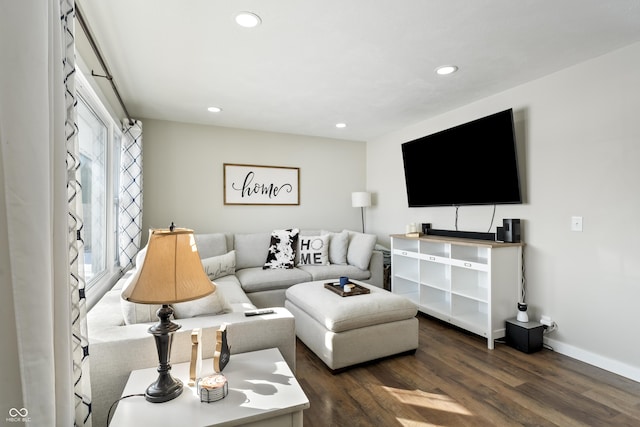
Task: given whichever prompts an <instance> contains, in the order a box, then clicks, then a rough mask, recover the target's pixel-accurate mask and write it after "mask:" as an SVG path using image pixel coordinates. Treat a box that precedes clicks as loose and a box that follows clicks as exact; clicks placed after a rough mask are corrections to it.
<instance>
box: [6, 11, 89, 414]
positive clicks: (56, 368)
mask: <svg viewBox="0 0 640 427" xmlns="http://www.w3.org/2000/svg"><path fill="white" fill-rule="evenodd" d="M70 5H71V6H70ZM72 9H73V3H72V2H71V3H69V2H68V1H66V0H62V4H61V2H60V1H58V0H54V1H2V2H0V55H1V56H0V57H1V58H2V69H1V70H2V71H1V73H0V178H1V179H2V183H1V184H2V185H1V186H0V227H2V228H3V229H4V230H3V231H2V233H1V234H2V237H4V234H5V233H6V239H5V238H2V239H0V282H1V283H2V290H3V294H4V295H5V296H4V297H3V303H4V304H5V305H6V304H11V302H12V306H11V307H8V308H7V307H5V308H3V310H7V311H8V312H13V313H14V317H15V324H14V323H13V322H8V324H4V325H3V332H2V334H3V335H2V337H3V338H4V337H10V338H8V339H11V340H12V341H13V340H16V339H17V345H16V346H15V347H12V348H7V347H5V348H4V349H3V352H15V353H17V356H16V357H15V358H12V357H8V356H7V357H6V358H5V356H2V360H3V361H5V360H7V361H10V362H11V363H9V364H8V365H3V366H2V369H3V370H5V369H7V370H17V371H19V372H18V374H17V375H19V378H20V387H17V386H15V384H12V385H14V387H11V388H10V389H7V387H6V386H5V385H3V388H5V389H4V390H2V397H3V399H2V400H3V401H2V402H0V404H1V405H2V410H3V413H4V414H5V416H10V412H11V411H10V409H9V408H14V409H17V410H19V412H20V414H21V416H22V414H25V416H27V417H28V419H29V421H30V424H31V425H57V426H71V425H74V424H75V425H81V424H84V425H90V424H91V418H90V415H88V414H87V415H85V418H86V422H85V420H81V421H80V422H78V421H77V418H76V410H75V408H76V404H75V401H74V375H73V369H74V364H76V362H75V361H74V358H73V354H74V351H73V349H76V348H78V344H77V343H76V344H74V342H73V340H72V327H71V325H72V317H76V318H78V317H82V313H81V312H80V311H79V310H78V309H77V308H72V295H71V294H72V293H73V290H72V286H74V289H76V292H78V293H79V290H78V289H79V287H80V286H81V285H80V284H79V283H76V284H74V285H72V286H70V275H72V274H75V275H76V278H75V280H76V281H78V282H81V278H80V275H79V274H78V272H75V273H74V272H72V271H71V269H70V262H71V260H70V258H71V257H70V256H69V255H70V251H69V249H70V247H69V239H68V236H69V235H70V230H69V225H70V222H73V221H72V220H71V219H70V217H69V215H70V210H69V201H68V193H67V182H68V170H67V165H66V160H67V157H66V156H67V144H66V141H67V136H68V135H69V134H73V133H74V132H75V130H74V129H70V130H69V132H66V131H65V123H66V107H65V90H66V89H65V84H64V83H63V82H64V81H65V72H64V71H63V62H64V61H65V59H64V58H65V52H66V51H69V49H70V50H71V51H72V48H70V47H69V45H68V43H69V39H68V36H69V35H70V36H71V37H73V34H72V33H70V34H65V32H68V31H73V30H72V27H71V28H70V27H68V26H67V25H66V23H68V22H69V20H70V16H69V14H72V13H73V12H72ZM61 18H62V21H63V22H62V23H61ZM71 43H72V41H71ZM69 66H71V68H69ZM72 67H73V63H72V62H71V63H68V64H66V69H67V73H69V74H73V71H71V72H69V70H72ZM66 77H67V78H68V77H69V75H67V76H66ZM71 179H72V180H75V177H71ZM78 250H79V249H78V248H75V251H76V254H75V257H76V258H77V256H78V255H79V252H78ZM3 319H6V318H5V317H3ZM14 329H15V330H14ZM3 341H4V340H3ZM10 342H11V341H10ZM80 347H82V344H80ZM84 351H85V350H83V352H84ZM3 377H4V375H3ZM18 388H19V389H18ZM87 407H88V405H87ZM14 412H15V411H14ZM85 414H86V411H85Z"/></svg>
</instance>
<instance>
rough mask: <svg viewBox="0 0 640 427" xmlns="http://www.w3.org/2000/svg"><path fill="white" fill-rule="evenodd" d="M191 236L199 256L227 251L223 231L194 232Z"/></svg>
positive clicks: (204, 256) (211, 255)
mask: <svg viewBox="0 0 640 427" xmlns="http://www.w3.org/2000/svg"><path fill="white" fill-rule="evenodd" d="M193 237H194V239H195V241H196V246H197V247H198V253H199V254H200V258H203V259H204V258H211V257H214V256H218V255H224V254H226V253H227V252H228V251H229V249H228V248H227V237H226V236H225V235H224V234H223V233H211V234H194V236H193Z"/></svg>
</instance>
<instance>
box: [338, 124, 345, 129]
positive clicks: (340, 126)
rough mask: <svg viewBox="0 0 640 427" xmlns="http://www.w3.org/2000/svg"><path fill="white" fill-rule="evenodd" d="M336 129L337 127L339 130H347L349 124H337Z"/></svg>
mask: <svg viewBox="0 0 640 427" xmlns="http://www.w3.org/2000/svg"><path fill="white" fill-rule="evenodd" d="M336 127H337V128H338V129H342V128H346V127H347V124H346V123H336Z"/></svg>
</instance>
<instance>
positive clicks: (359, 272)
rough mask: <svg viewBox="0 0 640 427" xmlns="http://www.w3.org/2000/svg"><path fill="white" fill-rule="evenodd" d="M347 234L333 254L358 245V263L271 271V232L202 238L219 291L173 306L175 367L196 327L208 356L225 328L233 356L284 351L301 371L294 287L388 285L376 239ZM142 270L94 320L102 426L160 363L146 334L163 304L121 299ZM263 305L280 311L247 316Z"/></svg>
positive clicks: (97, 417) (92, 346)
mask: <svg viewBox="0 0 640 427" xmlns="http://www.w3.org/2000/svg"><path fill="white" fill-rule="evenodd" d="M346 233H347V234H348V235H349V238H348V240H347V247H346V248H345V247H340V248H339V247H338V246H340V245H339V244H338V243H339V240H340V241H342V240H341V239H343V238H344V234H345V232H342V233H336V234H340V236H338V237H337V238H336V240H335V241H334V243H336V245H335V247H334V254H333V255H335V256H337V257H338V258H339V259H342V257H343V255H345V253H344V252H345V251H346V252H347V253H348V250H349V246H350V245H354V246H353V247H352V248H351V249H352V253H351V256H350V257H348V259H350V260H351V262H352V263H351V264H349V261H347V262H346V263H345V264H329V265H300V264H298V262H299V259H296V264H297V265H296V267H295V268H292V269H266V270H265V269H263V268H262V265H263V264H264V262H265V259H266V251H267V249H268V247H269V244H270V236H271V233H270V232H265V233H254V234H230V233H212V234H196V235H195V239H196V243H197V246H198V252H199V254H200V257H201V259H202V260H203V265H204V266H205V271H207V273H208V274H209V277H210V278H213V277H215V278H213V279H212V280H213V282H214V283H215V284H216V286H217V291H216V293H215V294H214V295H212V296H209V297H205V298H203V299H201V300H196V301H192V302H188V303H181V304H176V305H175V306H174V310H175V317H176V323H178V324H180V325H181V326H182V328H181V329H180V330H179V331H178V332H176V333H175V334H174V341H173V348H172V351H171V362H172V363H180V362H187V361H189V358H190V352H191V337H190V335H191V330H193V329H195V328H201V329H202V332H203V336H202V342H203V344H204V348H203V357H204V358H211V357H213V351H214V348H215V332H216V330H217V329H218V328H219V327H220V325H223V324H226V325H227V331H228V332H227V335H228V342H229V345H230V349H231V353H232V355H233V354H235V353H244V352H248V351H255V350H262V349H266V348H272V347H277V348H278V349H279V350H280V352H281V353H282V356H283V357H284V359H285V360H286V361H287V363H288V364H289V366H290V367H291V369H292V370H293V371H294V372H295V351H296V350H295V344H296V335H295V320H294V318H293V315H292V314H291V313H290V312H289V311H288V310H287V309H286V308H284V300H285V297H284V296H285V291H286V289H287V288H288V287H290V286H292V285H295V284H298V283H302V282H308V281H312V280H325V279H327V280H329V279H331V280H332V279H336V278H337V277H339V276H348V277H350V278H353V279H358V280H363V281H366V282H367V283H370V284H373V285H375V286H378V287H382V280H383V271H382V270H383V263H382V253H381V252H378V251H374V250H373V249H372V248H373V246H372V245H371V243H370V241H371V237H367V236H365V235H362V234H361V233H354V232H346ZM327 234H328V233H325V232H320V231H305V232H301V235H304V236H313V235H316V236H326V235H327ZM334 237H335V236H334ZM331 240H332V239H329V242H331ZM329 249H331V245H329ZM367 251H368V254H367ZM142 252H143V251H141V254H140V255H142ZM143 259H144V258H143V256H139V257H138V261H137V264H138V265H139V264H140V263H141V262H143ZM334 259H336V258H334ZM365 261H366V262H367V265H366V266H365V267H368V268H367V269H362V268H359V267H357V266H356V265H354V264H359V265H360V266H363V265H364V264H363V263H364V262H365ZM135 273H136V270H135V269H133V270H130V271H129V272H127V273H126V274H125V275H124V276H123V277H122V278H121V279H120V280H119V281H118V282H117V283H116V285H115V286H114V287H113V288H112V289H111V290H110V291H109V292H107V293H106V294H105V295H104V297H103V298H102V299H100V301H99V302H98V303H97V304H96V305H95V306H94V307H93V308H92V309H91V310H90V311H89V313H88V316H87V320H88V329H89V351H90V356H91V359H90V367H91V370H90V376H91V391H92V412H93V422H94V424H95V425H105V424H106V419H107V412H108V410H109V407H110V406H111V404H112V403H113V402H115V401H116V400H117V399H118V398H119V397H120V394H121V393H122V390H123V388H124V385H125V384H126V381H127V379H128V377H129V373H130V372H131V371H132V370H135V369H141V368H148V367H155V366H157V365H158V356H157V351H156V348H155V342H154V340H153V337H152V336H151V335H150V334H149V333H148V331H147V330H148V328H149V326H151V325H153V324H155V323H157V317H156V316H155V311H156V310H157V307H156V306H152V305H143V304H133V303H130V302H128V301H124V300H122V298H121V296H120V295H121V293H122V288H123V287H125V286H127V284H128V283H129V282H130V281H131V279H132V278H133V276H134V275H135ZM220 296H221V297H222V298H219V297H220ZM257 307H259V308H263V307H273V308H274V311H275V312H274V313H273V314H267V315H262V316H254V317H246V316H244V311H246V310H250V309H254V308H257ZM232 360H233V357H232ZM141 392H144V390H141Z"/></svg>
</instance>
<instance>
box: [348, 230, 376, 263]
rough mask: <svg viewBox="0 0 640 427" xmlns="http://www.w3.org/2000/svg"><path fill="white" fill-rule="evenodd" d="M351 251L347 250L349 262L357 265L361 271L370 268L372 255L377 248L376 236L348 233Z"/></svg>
mask: <svg viewBox="0 0 640 427" xmlns="http://www.w3.org/2000/svg"><path fill="white" fill-rule="evenodd" d="M346 231H347V232H348V233H349V249H347V262H348V263H349V264H350V265H355V266H356V267H358V268H359V269H361V270H367V269H368V268H369V261H371V254H372V252H373V248H374V247H375V246H376V240H377V238H376V236H375V235H374V234H364V233H359V232H357V231H348V230H346Z"/></svg>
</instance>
